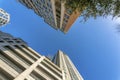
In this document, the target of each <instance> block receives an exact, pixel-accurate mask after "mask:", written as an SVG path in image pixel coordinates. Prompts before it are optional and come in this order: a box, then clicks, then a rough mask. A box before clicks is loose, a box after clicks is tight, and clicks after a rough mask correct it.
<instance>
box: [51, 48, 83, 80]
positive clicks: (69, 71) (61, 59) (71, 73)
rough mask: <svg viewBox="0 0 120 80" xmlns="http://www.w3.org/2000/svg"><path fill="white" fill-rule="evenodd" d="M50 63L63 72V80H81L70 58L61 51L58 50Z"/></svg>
mask: <svg viewBox="0 0 120 80" xmlns="http://www.w3.org/2000/svg"><path fill="white" fill-rule="evenodd" d="M52 61H53V62H54V63H55V64H56V65H57V66H58V67H60V69H62V70H63V71H64V78H65V80H83V78H82V76H81V75H80V73H79V72H78V71H77V69H76V68H75V66H74V64H73V63H72V61H71V60H70V58H69V57H68V56H67V55H66V54H64V53H63V52H62V51H60V50H59V51H58V53H57V54H56V55H55V56H54V57H53V60H52Z"/></svg>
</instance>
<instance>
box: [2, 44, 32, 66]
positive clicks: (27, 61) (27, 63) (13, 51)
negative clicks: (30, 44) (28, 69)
mask: <svg viewBox="0 0 120 80" xmlns="http://www.w3.org/2000/svg"><path fill="white" fill-rule="evenodd" d="M4 48H5V49H7V50H9V51H10V53H11V54H13V55H15V56H16V57H17V58H19V59H20V60H21V61H23V62H24V63H25V64H26V65H31V64H32V62H30V61H29V60H28V59H26V58H25V57H24V56H23V55H21V54H20V53H18V52H17V51H15V50H14V49H13V48H11V47H10V46H4Z"/></svg>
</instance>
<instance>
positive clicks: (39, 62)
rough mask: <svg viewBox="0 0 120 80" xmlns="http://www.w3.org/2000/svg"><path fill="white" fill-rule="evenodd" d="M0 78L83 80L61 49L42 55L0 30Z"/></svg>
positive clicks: (0, 79)
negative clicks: (50, 54) (46, 55)
mask: <svg viewBox="0 0 120 80" xmlns="http://www.w3.org/2000/svg"><path fill="white" fill-rule="evenodd" d="M0 80H83V79H82V77H81V75H80V74H79V72H78V71H77V69H76V68H75V66H74V65H73V63H72V62H71V60H70V59H69V57H68V56H67V55H65V54H64V53H63V52H62V51H60V50H59V51H58V53H57V54H56V55H55V57H53V58H52V59H49V58H48V57H45V56H42V55H40V54H39V53H37V52H36V51H34V50H33V49H32V48H30V47H29V46H28V45H27V44H26V42H24V41H23V40H22V39H20V38H15V37H13V36H12V35H10V34H8V33H4V32H1V31H0Z"/></svg>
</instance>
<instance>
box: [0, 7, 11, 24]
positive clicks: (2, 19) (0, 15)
mask: <svg viewBox="0 0 120 80" xmlns="http://www.w3.org/2000/svg"><path fill="white" fill-rule="evenodd" d="M9 21H10V15H9V14H8V13H7V12H5V11H4V10H3V9H1V8H0V26H3V25H5V24H7V23H9Z"/></svg>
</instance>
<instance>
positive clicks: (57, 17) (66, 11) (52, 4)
mask: <svg viewBox="0 0 120 80" xmlns="http://www.w3.org/2000/svg"><path fill="white" fill-rule="evenodd" d="M18 1H19V2H20V3H22V4H23V5H25V6H26V7H27V8H29V9H32V10H34V12H35V13H36V14H37V15H39V16H40V17H43V18H44V21H45V22H46V23H47V24H49V25H50V26H51V27H53V28H54V29H56V30H58V29H59V30H60V31H62V32H64V33H66V32H67V31H68V30H69V29H70V27H71V26H72V24H73V23H74V21H75V20H76V19H77V18H78V17H79V15H80V13H79V12H77V11H72V10H71V9H70V8H65V2H64V1H62V0H18Z"/></svg>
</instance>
